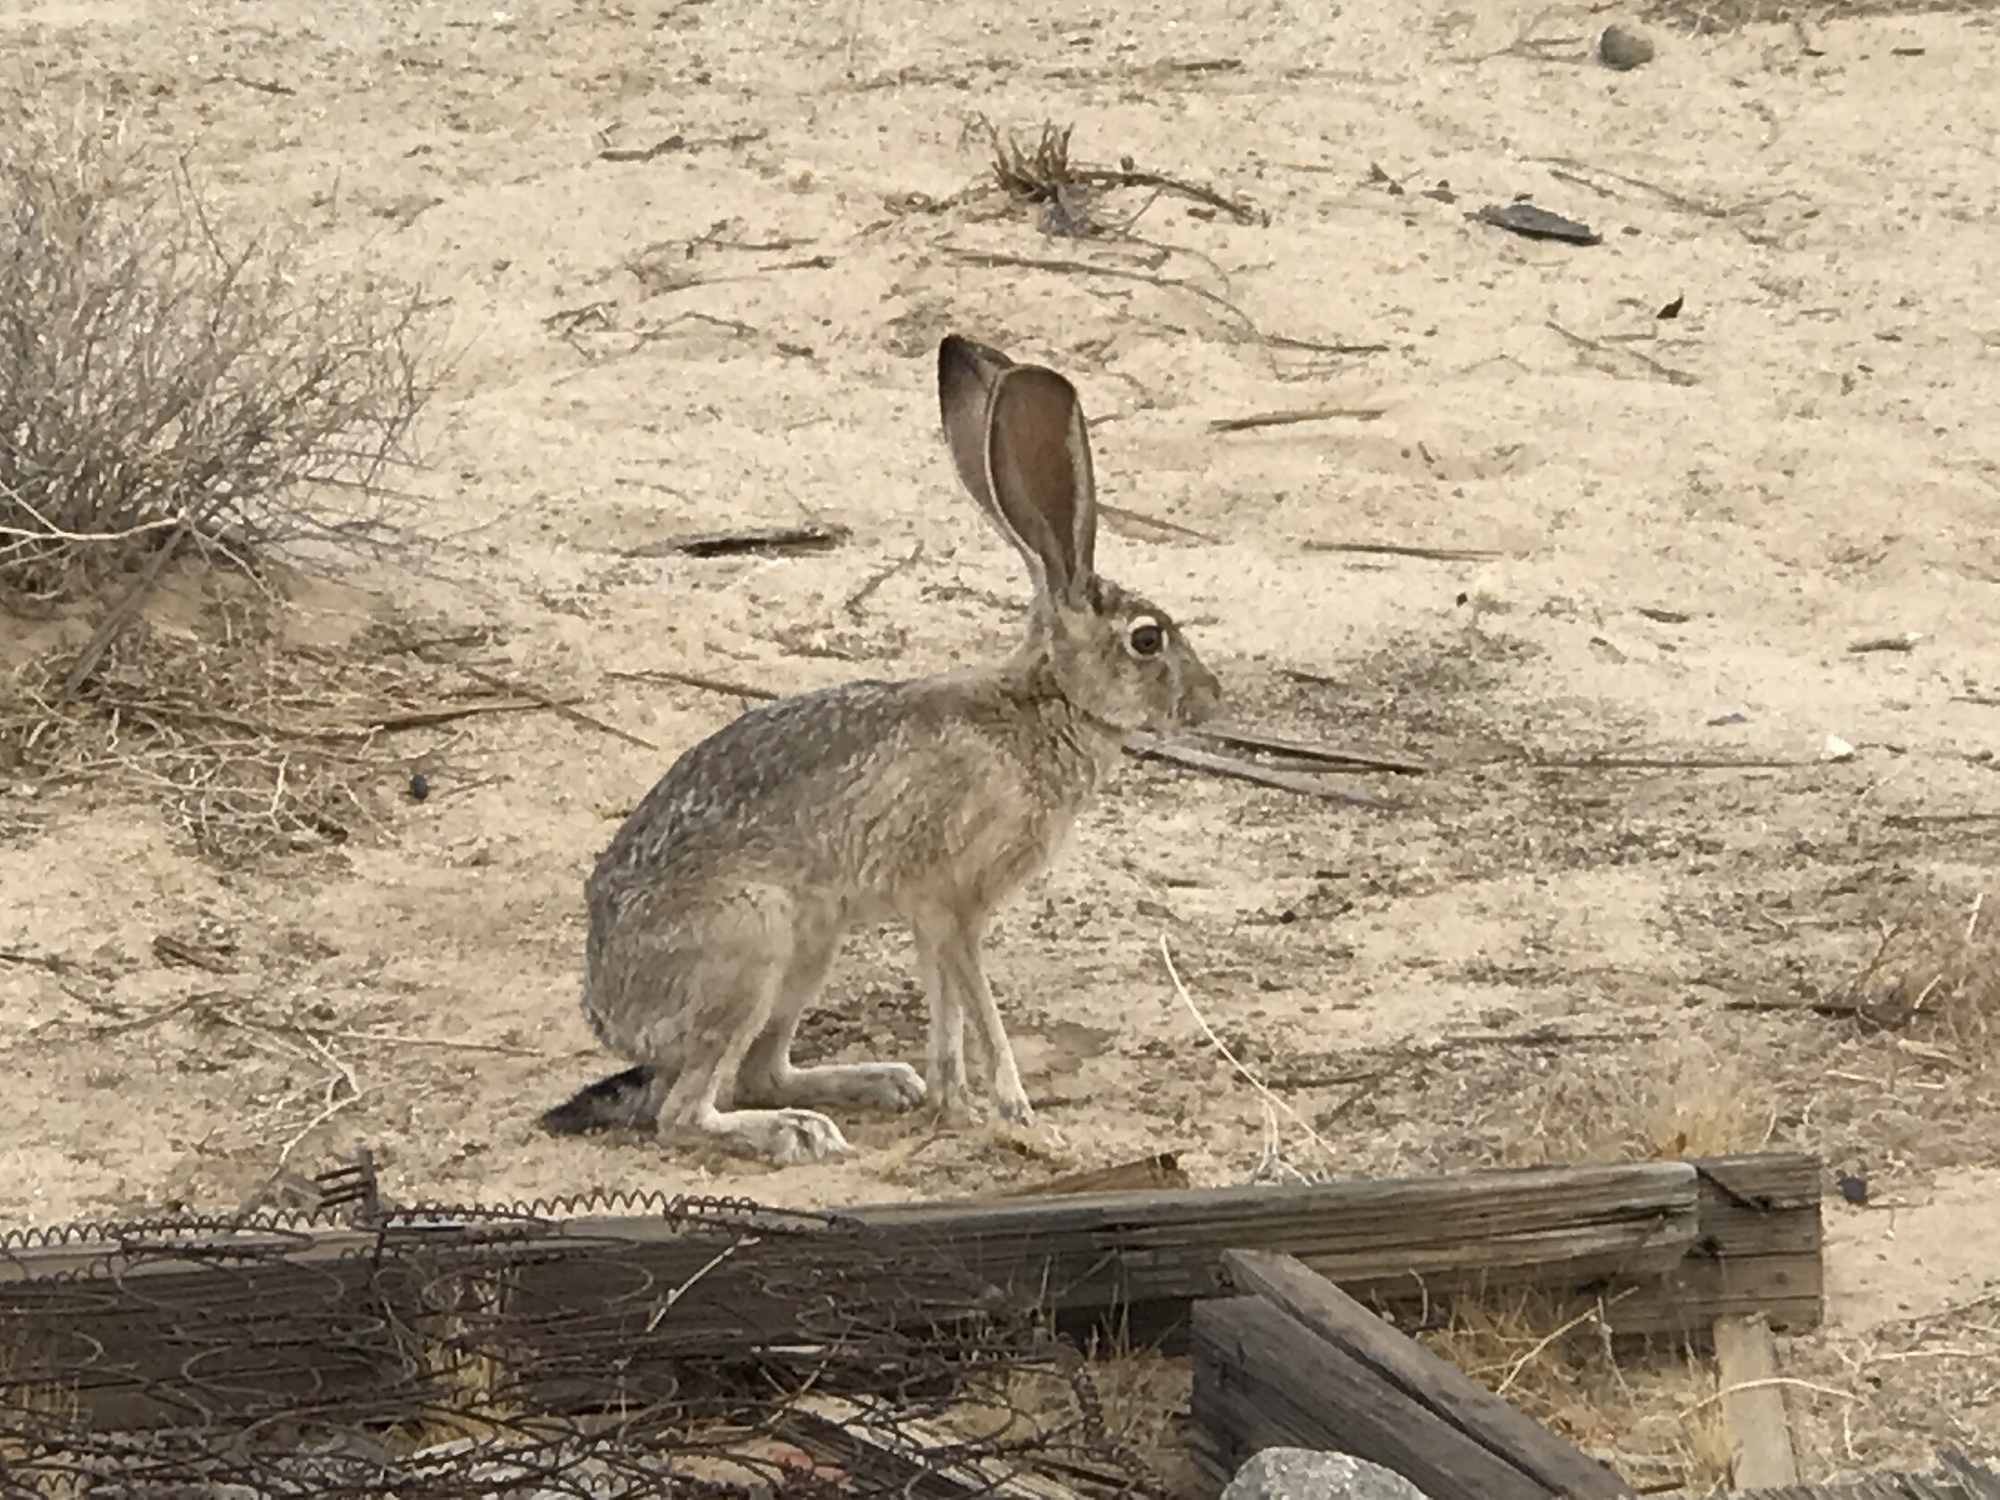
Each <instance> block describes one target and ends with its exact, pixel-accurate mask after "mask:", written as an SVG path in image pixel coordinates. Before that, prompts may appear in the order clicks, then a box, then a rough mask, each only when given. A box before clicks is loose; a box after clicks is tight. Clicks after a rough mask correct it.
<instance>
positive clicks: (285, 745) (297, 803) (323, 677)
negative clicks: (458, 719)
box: [0, 573, 507, 860]
mask: <svg viewBox="0 0 2000 1500" xmlns="http://www.w3.org/2000/svg"><path fill="white" fill-rule="evenodd" d="M196 582H197V584H198V586H199V589H200V593H199V596H198V599H197V607H196V609H195V610H194V611H193V618H192V619H191V620H190V621H186V622H182V623H175V624H168V623H162V622H159V621H156V620H148V619H140V620H137V621H135V622H134V623H133V624H132V625H131V626H130V627H128V628H127V629H126V630H124V631H123V632H121V633H120V634H119V635H118V637H117V638H116V639H114V640H113V641H112V643H111V645H110V646H109V648H108V649H107V650H106V652H105V654H104V656H103V658H102V660H101V661H100V662H99V663H98V664H97V666H96V668H95V670H94V671H93V672H92V674H91V676H90V678H89V679H88V681H87V682H86V684H85V685H84V687H83V689H82V690H81V691H80V692H78V693H77V694H76V695H75V696H73V697H71V698H67V699H65V698H63V696H62V692H61V689H62V684H63V680H64V676H65V673H66V672H67V670H68V669H69V666H70V661H71V657H72V655H73V653H72V652H71V651H70V650H68V649H63V648H58V649H54V650H51V651H48V652H45V653H43V654H42V655H40V656H37V657H35V658H33V659H31V660H29V661H28V662H27V663H26V664H25V665H24V666H22V667H21V668H20V669H19V670H18V671H16V672H14V673H13V674H11V675H10V676H0V775H4V776H6V777H8V778H11V779H16V780H19V781H22V782H33V783H38V784H67V785H73V786H84V787H88V788H90V789H91V790H92V791H94V792H98V793H103V792H107V791H108V792H112V793H115V794H119V795H123V796H129V797H131V798H134V799H135V800H139V801H145V802H151V803H154V804H157V805H159V806H161V807H162V808H163V809H164V811H165V812H166V813H167V815H168V817H169V819H170V820H171V821H172V823H173V824H174V825H175V826H176V827H177V828H178V829H179V830H180V831H181V832H182V833H183V834H185V835H186V836H187V837H188V838H189V839H190V840H191V841H192V843H193V844H194V846H195V847H196V849H197V850H198V851H199V852H201V853H202V854H204V855H207V856H210V857H213V858H217V859H222V860H237V859H244V858H251V857H255V856H259V855H265V854H270V853H275V852H283V851H303V850H310V849H321V848H325V847H327V846H328V845H330V844H339V843H343V842H345V841H346V840H347V839H348V838H349V837H351V836H353V835H354V834H355V832H356V831H357V830H359V829H361V828H364V827H366V826H369V825H372V824H374V823H375V822H376V821H377V819H378V813H377V811H376V796H377V794H378V793H379V792H381V791H384V790H387V789H388V788H389V787H390V786H391V784H394V785H397V786H402V785H406V784H407V783H406V782H405V781H404V777H406V776H407V774H408V771H409V769H410V766H411V764H412V756H413V754H414V753H415V752H416V750H417V749H418V748H419V747H417V746H412V745H410V744H407V743H403V742H396V743H392V742H391V739H392V736H394V735H396V733H397V732H398V731H399V730H410V731H424V730H427V729H430V728H431V727H432V726H433V724H434V723H436V722H439V721H441V720H443V719H445V718H448V717H451V716H455V715H463V714H467V713H472V712H479V711H483V710H485V709H490V708H492V707H493V706H495V705H496V703H504V702H506V701H507V700H505V699H504V698H503V697H500V696H499V695H496V694H495V693H494V692H493V690H492V689H491V688H489V687H486V686H483V685H480V684H477V683H472V684H467V683H466V682H465V680H464V678H463V677H462V676H461V675H460V674H458V673H456V672H455V671H453V670H452V669H451V668H450V666H449V665H448V664H447V663H445V662H442V661H438V660H432V659H430V657H427V656H426V655H425V654H423V653H421V652H417V651H412V650H410V649H408V644H407V643H408V641H409V638H410V637H412V636H414V635H415V634H416V632H415V631H414V629H412V628H409V627H406V626H402V625H399V624H398V623H397V622H395V621H392V620H384V621H381V622H378V623H377V624H375V625H374V626H372V627H370V628H369V629H368V630H367V631H366V632H364V633H363V634H362V635H361V636H360V637H359V638H357V639H356V640H354V641H351V642H349V643H347V644H346V645H344V646H342V647H340V648H338V649H333V648H327V647H321V646H316V645H308V644H304V643H298V642H292V641H288V640H287V639H286V638H285V635H284V632H283V629H282V612H283V608H284V606H283V604H282V601H280V600H279V599H277V598H275V597H273V596H272V595H270V594H269V593H267V592H265V591H264V588H263V587H262V586H261V585H260V584H259V583H258V582H253V581H251V580H248V579H243V578H237V577H234V576H232V575H225V574H218V573H206V574H199V575H197V578H196ZM432 654H433V655H435V653H432Z"/></svg>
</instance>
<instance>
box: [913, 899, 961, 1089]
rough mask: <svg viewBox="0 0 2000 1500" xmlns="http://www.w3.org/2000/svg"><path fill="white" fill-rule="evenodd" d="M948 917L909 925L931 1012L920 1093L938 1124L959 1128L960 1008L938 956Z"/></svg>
mask: <svg viewBox="0 0 2000 1500" xmlns="http://www.w3.org/2000/svg"><path fill="white" fill-rule="evenodd" d="M950 925H951V923H950V919H949V918H931V919H929V920H926V919H921V918H920V919H919V920H917V921H916V922H914V923H912V924H911V926H912V931H913V935H914V937H915V938H916V945H917V967H918V969H919V971H920V974H921V977H922V980H923V986H924V997H925V999H926V1001H927V1003H928V1004H929V1007H930V1035H929V1040H928V1042H927V1044H926V1046H925V1051H924V1093H925V1095H926V1097H928V1098H929V1100H930V1103H931V1109H932V1111H933V1112H934V1113H935V1115H936V1116H937V1118H938V1120H940V1121H941V1122H944V1123H948V1124H954V1125H962V1124H964V1123H965V1122H966V1121H968V1120H970V1119H971V1118H972V1099H971V1096H970V1095H969V1094H968V1093H967V1091H966V1086H965V1005H964V1002H963V999H962V998H961V995H960V991H959V988H958V984H957V981H956V980H955V979H953V978H952V977H951V976H950V975H949V974H948V973H947V971H946V969H945V965H944V962H943V960H942V958H941V957H940V953H941V950H942V948H943V945H944V943H945V942H946V941H947V940H948V939H947V934H948V932H949V929H950Z"/></svg>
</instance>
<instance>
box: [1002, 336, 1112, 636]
mask: <svg viewBox="0 0 2000 1500" xmlns="http://www.w3.org/2000/svg"><path fill="white" fill-rule="evenodd" d="M986 476H987V480H988V482H989V484H990V485H991V489H992V496H993V509H994V510H995V512H997V515H998V518H999V519H1000V520H1001V521H1003V522H1004V523H1005V525H1006V529H1007V530H1008V531H1009V532H1010V533H1011V534H1012V535H1013V536H1014V537H1015V538H1016V544H1017V545H1018V546H1020V547H1021V549H1022V551H1024V552H1026V553H1028V554H1029V555H1030V556H1031V557H1033V558H1035V559H1036V560H1038V561H1039V562H1040V564H1041V572H1042V575H1043V576H1042V579H1041V580H1040V581H1041V582H1042V583H1043V586H1044V587H1045V588H1046V589H1047V590H1048V593H1049V596H1050V598H1052V599H1059V600H1062V601H1063V602H1065V603H1067V604H1070V605H1072V606H1079V605H1082V604H1084V603H1085V602H1086V601H1087V600H1088V597H1089V593H1090V585H1091V582H1092V578H1093V573H1094V569H1095V559H1096V554H1097V484H1096V480H1095V478H1094V477H1093V475H1092V473H1091V467H1090V433H1089V429H1088V427H1087V426H1086V424H1085V422H1084V419H1083V403H1082V402H1081V401H1079V400H1078V399H1077V394H1076V388H1075V387H1074V386H1072V385H1071V384H1070V383H1069V382H1068V381H1067V380H1065V379H1064V378H1063V377H1062V376H1060V375H1058V374H1057V373H1056V372H1055V371H1053V370H1045V369H1043V368H1042V367H1041V366H1039V365H1014V366H1012V367H1010V368H1008V369H1005V370H1002V371H1001V372H1000V374H999V377H998V379H997V380H996V381H995V383H994V388H993V400H992V405H991V408H990V410H989V411H988V413H987V430H986Z"/></svg>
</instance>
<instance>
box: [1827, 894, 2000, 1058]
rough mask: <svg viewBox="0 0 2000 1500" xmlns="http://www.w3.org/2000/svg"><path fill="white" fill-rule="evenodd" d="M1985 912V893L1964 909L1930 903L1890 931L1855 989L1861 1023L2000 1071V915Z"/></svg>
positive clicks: (1852, 998) (1851, 992) (1887, 927)
mask: <svg viewBox="0 0 2000 1500" xmlns="http://www.w3.org/2000/svg"><path fill="white" fill-rule="evenodd" d="M1986 907H1987V901H1986V893H1985V892H1984V891H1981V892H1980V893H1979V894H1978V895H1976V896H1974V897H1973V898H1972V900H1971V901H1970V902H1969V903H1967V904H1966V905H1964V906H1962V907H1961V906H1955V905H1953V904H1951V903H1949V902H1946V901H1944V900H1941V899H1939V898H1936V897H1927V898H1925V899H1923V900H1922V901H1921V902H1920V903H1919V904H1917V905H1915V906H1913V907H1912V908H1910V909H1909V910H1907V911H1905V912H1903V913H1902V914H1900V915H1899V916H1898V917H1897V918H1895V919H1894V920H1892V921H1890V922H1887V923H1885V924H1884V925H1883V927H1882V929H1881V932H1880V935H1879V937H1878V939H1877V942H1876V944H1875V949H1874V952H1873V953H1872V954H1871V955H1870V957H1869V959H1868V961H1867V963H1866V964H1864V965H1863V966H1862V968H1861V970H1860V972H1859V973H1858V974H1857V975H1856V976H1855V978H1854V980H1853V982H1852V983H1851V984H1850V985H1849V986H1848V993H1847V996H1846V999H1847V1000H1848V1001H1849V1002H1850V1003H1851V1004H1852V1005H1853V1006H1854V1007H1855V1012H1856V1014H1857V1016H1859V1017H1860V1018H1861V1019H1862V1020H1863V1021H1865V1022H1867V1023H1869V1024H1872V1025H1875V1026H1879V1027H1882V1028H1884V1029H1890V1030H1898V1031H1915V1032H1919V1033H1921V1034H1923V1036H1924V1038H1925V1039H1926V1040H1927V1041H1929V1042H1930V1043H1932V1044H1933V1045H1937V1046H1943V1047H1950V1048H1951V1049H1952V1050H1953V1051H1955V1052H1956V1053H1957V1054H1958V1055H1959V1057H1960V1059H1961V1060H1962V1061H1963V1062H1964V1063H1965V1064H1966V1065H1967V1066H1968V1067H1971V1068H1974V1069H1977V1070H1980V1071H1985V1070H1987V1069H1990V1068H1992V1067H1993V1066H1994V1065H1995V1064H1996V1063H2000V911H1992V912H1989V911H1988V910H1987V909H1986Z"/></svg>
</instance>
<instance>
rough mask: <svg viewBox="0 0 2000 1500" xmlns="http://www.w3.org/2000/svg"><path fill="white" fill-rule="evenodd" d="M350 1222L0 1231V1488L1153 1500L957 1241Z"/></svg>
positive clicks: (591, 1213) (751, 1220) (741, 1227)
mask: <svg viewBox="0 0 2000 1500" xmlns="http://www.w3.org/2000/svg"><path fill="white" fill-rule="evenodd" d="M341 1198H342V1200H343V1206H344V1210H345V1211H344V1212H342V1211H336V1210H334V1209H331V1208H325V1207H322V1208H321V1209H318V1210H315V1211H313V1212H310V1213H292V1214H284V1213H275V1214H261V1213H260V1214H254V1215H245V1216H241V1217H230V1218H207V1219H203V1218H179V1219H160V1220H148V1221H137V1222H128V1223H91V1224H77V1225H70V1226H65V1227H62V1228H58V1229H53V1230H30V1231H17V1232H15V1233H12V1234H8V1235H4V1236H0V1495H4V1496H9V1497H11V1496H35V1497H41V1496H78V1497H83V1496H111V1495H117V1496H129V1497H134V1500H194V1497H196V1496H201V1497H204V1500H209V1497H213V1500H263V1497H267V1496H268V1497H277V1496H287V1497H289V1496H308V1495H311V1496H328V1497H344V1496H356V1497H361V1496H366V1497H392V1496H393V1497H399V1500H417V1497H429V1496H444V1495H452V1496H479V1495H502V1494H505V1495H514V1496H523V1497H528V1500H539V1497H547V1500H555V1497H559V1496H563V1497H567V1496H578V1497H584V1496H589V1497H618V1496H634V1497H636V1496H639V1495H690V1496H694V1495H703V1496H706V1495H715V1496H743V1497H748V1496H751V1495H753V1494H754V1495H757V1496H760V1497H761V1496H770V1497H774V1500H791V1497H799V1500H806V1497H819V1496H831V1495H836V1494H837V1495H859V1496H870V1495H880V1496H890V1495H896V1496H906V1495H907V1496H936V1497H951V1496H958V1495H967V1496H969V1495H976V1494H990V1493H994V1492H995V1490H996V1489H998V1488H999V1487H1000V1486H1001V1485H1003V1484H1004V1483H1005V1482H1006V1481H1008V1480H1009V1479H1011V1478H1014V1477H1016V1476H1031V1475H1033V1476H1044V1477H1049V1478H1056V1479H1059V1480H1060V1482H1061V1483H1062V1484H1063V1485H1064V1486H1066V1487H1067V1488H1069V1489H1070V1490H1072V1491H1073V1492H1076V1493H1079V1494H1084V1495H1104V1496H1113V1495H1150V1494H1157V1493H1159V1488H1158V1485H1157V1483H1156V1482H1155V1481H1154V1480H1153V1479H1152V1478H1151V1477H1150V1476H1149V1475H1148V1474H1146V1473H1145V1472H1144V1465H1143V1461H1142V1460H1141V1458H1140V1457H1139V1456H1138V1455H1136V1454H1134V1453H1132V1452H1130V1451H1128V1450H1127V1449H1126V1448H1125V1447H1124V1446H1123V1445H1121V1444H1120V1443H1119V1442H1118V1441H1117V1436H1116V1434H1115V1433H1112V1432H1110V1431H1108V1430H1107V1428H1106V1424H1105V1422H1104V1420H1103V1415H1102V1411H1101V1408H1100V1405H1099V1403H1098V1400H1097V1397H1096V1394H1095V1392H1094V1390H1093V1389H1092V1387H1091V1385H1090V1382H1089V1377H1088V1374H1087V1371H1086V1369H1085V1367H1084V1365H1083V1362H1082V1360H1081V1359H1080V1357H1079V1356H1078V1355H1077V1354H1076V1352H1075V1350H1074V1349H1073V1348H1072V1347H1070V1346H1068V1345H1065V1344H1062V1343H1060V1342H1059V1341H1058V1340H1057V1339H1056V1338H1055V1336H1054V1335H1053V1334H1052V1333H1051V1332H1050V1331H1049V1329H1048V1326H1047V1320H1046V1319H1045V1318H1043V1317H1041V1316H1039V1315H1038V1312H1037V1310H1036V1308H1034V1307H1033V1306H1032V1305H1027V1304H1026V1303H1024V1302H1023V1300H1022V1299H1020V1298H1018V1297H1015V1296H1012V1295H1010V1294H1007V1293H1005V1292H1003V1291H1002V1290H1001V1289H999V1288H996V1287H993V1286H991V1285H988V1284H986V1283H985V1282H984V1281H983V1279H982V1278H981V1277H980V1276H979V1275H978V1274H977V1273H976V1270H975V1269H973V1268H971V1267H968V1266H967V1265H965V1264H963V1263H962V1262H959V1261H956V1260H955V1259H954V1257H952V1256H951V1255H950V1254H949V1253H948V1251H947V1249H946V1248H945V1247H944V1246H942V1245H940V1246H936V1247H926V1248H925V1250H924V1252H923V1253H922V1254H918V1253H916V1252H915V1251H913V1250H912V1249H911V1242H910V1241H908V1240H903V1241H900V1242H898V1244H897V1245H895V1246H892V1245H890V1244H889V1243H888V1242H887V1241H886V1240H885V1238H884V1237H883V1236H882V1235H880V1234H879V1233H878V1232H876V1231H873V1230H871V1229H867V1228H864V1227H863V1226H860V1225H858V1224H856V1223H854V1222H852V1221H849V1220H844V1219H842V1218H840V1217H838V1216H834V1215H822V1214H805V1213H793V1212H787V1211H779V1210H773V1209H768V1208H764V1207H760V1206H758V1205H756V1204H754V1203H749V1202H745V1201H742V1200H718V1199H690V1198H671V1199H670V1198H664V1197H661V1196H658V1195H644V1196H634V1195H608V1194H607V1195H597V1196H589V1197H578V1198H567V1199H561V1200H553V1201H540V1202H535V1203H524V1204H514V1205H508V1206H505V1207H497V1208H496V1207H491V1206H470V1207H444V1206H439V1205H419V1206H415V1207H404V1208H389V1207H385V1206H384V1205H382V1204H381V1203H380V1202H379V1201H378V1200H377V1199H376V1198H375V1196H374V1194H373V1192H372V1187H371V1188H370V1190H369V1191H367V1192H363V1193H359V1194H356V1193H354V1192H351V1191H344V1192H343V1193H342V1194H341ZM933 1251H935V1253H933Z"/></svg>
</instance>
